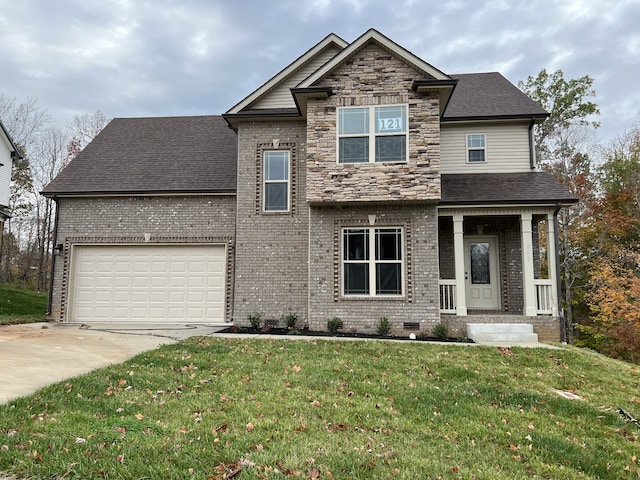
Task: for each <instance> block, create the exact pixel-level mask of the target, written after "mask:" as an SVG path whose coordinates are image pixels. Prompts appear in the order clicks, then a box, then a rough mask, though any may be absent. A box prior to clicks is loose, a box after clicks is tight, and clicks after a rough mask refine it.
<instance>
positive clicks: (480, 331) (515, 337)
mask: <svg viewBox="0 0 640 480" xmlns="http://www.w3.org/2000/svg"><path fill="white" fill-rule="evenodd" d="M467 337H468V338H470V339H471V340H473V341H474V342H476V343H492V342H513V343H538V334H537V333H533V325H530V324H528V323H469V324H467Z"/></svg>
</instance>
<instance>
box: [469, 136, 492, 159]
mask: <svg viewBox="0 0 640 480" xmlns="http://www.w3.org/2000/svg"><path fill="white" fill-rule="evenodd" d="M486 161H487V151H486V136H485V134H484V133H470V134H468V135H467V162H469V163H480V162H486Z"/></svg>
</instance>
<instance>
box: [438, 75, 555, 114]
mask: <svg viewBox="0 0 640 480" xmlns="http://www.w3.org/2000/svg"><path fill="white" fill-rule="evenodd" d="M450 77H451V78H453V79H456V80H458V84H457V85H456V88H455V89H454V90H453V94H452V95H451V99H450V100H449V104H448V105H447V108H446V110H445V111H444V115H443V117H442V118H443V120H467V119H473V118H478V119H487V118H491V117H502V118H505V117H506V118H508V117H546V116H547V115H548V114H547V112H546V111H545V110H544V109H543V108H542V107H540V105H538V104H537V103H536V102H534V101H533V100H531V99H530V98H529V97H528V96H527V95H525V94H524V93H522V92H521V91H520V90H519V89H518V88H517V87H516V86H515V85H513V84H512V83H511V82H510V81H509V80H507V79H506V78H504V77H503V76H502V75H501V74H500V73H498V72H490V73H465V74H459V75H450Z"/></svg>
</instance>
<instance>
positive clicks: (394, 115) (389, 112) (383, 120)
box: [376, 105, 407, 135]
mask: <svg viewBox="0 0 640 480" xmlns="http://www.w3.org/2000/svg"><path fill="white" fill-rule="evenodd" d="M406 113H407V108H406V107H405V106H404V105H394V106H391V107H376V133H391V134H396V135H397V134H398V133H404V132H406V131H407V127H406V118H407V114H406Z"/></svg>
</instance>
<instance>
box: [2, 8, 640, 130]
mask: <svg viewBox="0 0 640 480" xmlns="http://www.w3.org/2000/svg"><path fill="white" fill-rule="evenodd" d="M638 18H640V2H639V1H638V0H565V1H562V2H556V1H555V0H538V1H536V2H531V1H528V0H509V1H507V0H491V1H488V2H482V3H479V2H477V1H473V0H453V1H447V2H423V1H417V0H404V1H402V2H389V1H388V0H310V1H304V0H270V1H269V2H265V1H263V0H245V1H243V2H239V1H235V2H226V1H225V2H223V1H216V2H213V1H211V0H181V1H175V0H155V1H154V2H150V1H148V0H147V1H138V0H136V1H133V0H105V1H101V2H87V1H86V0H57V1H56V2H44V1H42V0H20V1H10V0H0V59H2V69H3V81H2V84H1V85H0V93H1V94H4V95H7V96H10V97H16V98H18V99H26V98H28V97H37V98H38V99H39V105H41V106H44V107H45V108H47V109H48V110H49V112H50V113H51V115H52V117H54V118H58V119H59V121H60V122H64V121H66V120H68V118H65V117H69V116H70V115H73V114H77V113H89V112H93V111H95V110H97V109H98V108H100V109H102V110H103V111H104V112H105V113H106V114H107V115H110V116H134V115H174V114H211V113H221V112H224V111H226V110H227V109H228V108H229V107H231V106H232V105H234V104H235V103H237V102H238V101H239V100H241V99H242V98H243V97H244V96H245V95H247V94H248V93H250V92H251V91H252V90H253V89H255V88H257V87H258V86H260V85H261V84H262V83H264V82H265V81H266V80H268V79H269V78H270V77H271V76H273V75H274V74H276V73H277V72H278V71H279V70H280V69H282V68H284V67H285V66H286V65H287V64H288V63H290V62H291V61H293V60H294V59H296V58H297V57H298V56H299V55H300V54H302V53H303V52H305V51H306V50H307V49H309V48H310V47H312V46H313V45H314V44H315V43H316V42H318V41H320V40H321V39H322V38H323V37H324V36H326V35H327V34H328V33H330V32H334V33H337V34H338V35H340V36H342V37H343V38H344V39H345V40H347V41H352V40H354V39H355V38H356V37H358V36H359V35H360V34H362V33H363V32H365V31H366V30H367V29H369V28H371V27H374V28H377V29H378V30H380V31H381V32H382V33H383V34H385V35H387V36H389V37H390V38H391V39H392V40H394V41H396V42H398V43H399V44H400V45H403V46H405V47H406V48H408V49H409V50H411V51H412V52H413V53H415V54H416V55H419V56H421V57H422V58H424V60H426V61H427V62H429V63H431V64H432V65H434V66H435V67H436V68H440V69H442V70H443V71H445V72H449V73H465V72H473V71H493V70H498V71H501V72H502V73H503V74H504V75H505V76H507V77H508V78H509V79H510V80H512V81H513V82H514V83H515V82H517V81H518V80H521V79H526V77H527V76H528V75H536V74H537V72H538V71H539V70H540V69H542V68H547V69H548V70H555V69H558V68H561V69H562V70H563V71H564V72H565V77H569V78H574V77H578V76H582V75H590V76H592V77H593V78H595V79H596V88H597V91H598V97H597V98H596V102H598V103H599V104H600V107H601V110H602V118H601V121H602V130H603V132H602V136H603V137H607V136H611V135H613V134H615V133H616V132H617V131H619V130H620V129H624V128H625V126H626V125H627V124H628V123H629V122H634V121H637V120H638V119H640V98H638V93H637V86H636V85H637V78H638V76H640V61H639V60H638V59H639V58H640V34H639V33H638V27H637V19H638Z"/></svg>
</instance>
